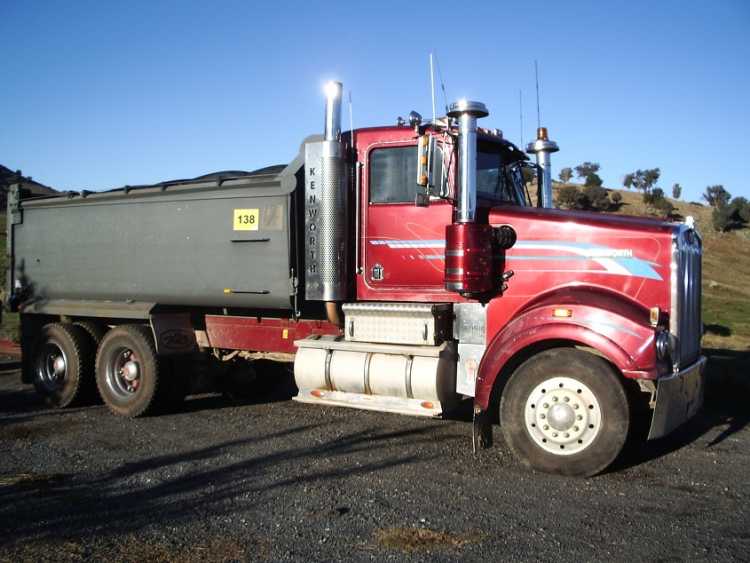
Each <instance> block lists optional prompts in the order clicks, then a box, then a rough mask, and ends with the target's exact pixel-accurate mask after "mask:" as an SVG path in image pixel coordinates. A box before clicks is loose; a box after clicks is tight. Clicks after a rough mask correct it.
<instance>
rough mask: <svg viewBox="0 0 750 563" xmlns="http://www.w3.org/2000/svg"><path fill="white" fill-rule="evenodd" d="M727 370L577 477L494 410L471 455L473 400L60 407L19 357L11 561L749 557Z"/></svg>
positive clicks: (749, 490)
mask: <svg viewBox="0 0 750 563" xmlns="http://www.w3.org/2000/svg"><path fill="white" fill-rule="evenodd" d="M717 381H719V379H716V378H715V380H714V383H713V387H712V388H709V395H708V398H707V407H706V409H705V410H704V412H703V413H701V414H700V415H699V416H698V417H697V418H696V419H695V420H693V421H692V422H691V423H689V424H688V425H686V426H685V427H683V429H682V430H680V431H679V432H678V433H676V434H674V435H673V436H671V437H670V438H667V439H664V440H660V441H658V442H654V443H650V444H649V445H648V446H647V447H645V448H643V449H642V450H641V451H638V452H636V453H634V454H632V455H631V456H630V457H629V458H628V459H626V460H625V461H624V462H623V463H621V464H620V466H619V467H618V468H617V469H615V470H613V471H610V472H609V473H607V474H605V475H601V476H599V477H596V478H593V479H588V480H581V479H570V478H562V477H553V476H548V475H543V474H535V473H532V472H530V471H528V470H526V469H524V468H523V467H522V466H521V465H520V464H519V463H518V462H516V461H515V460H514V459H513V458H512V456H511V454H510V452H509V451H508V449H507V447H506V446H505V445H504V443H503V441H502V438H501V435H500V431H499V429H498V428H495V430H494V434H495V445H494V447H493V448H491V449H488V450H484V451H481V452H480V453H479V455H477V456H476V457H473V456H472V452H471V440H470V435H471V425H470V423H469V422H468V420H466V419H461V417H457V418H456V419H454V420H448V421H437V420H429V419H419V418H409V417H404V416H398V415H387V414H380V413H369V412H363V411H355V410H349V409H343V408H321V407H315V406H308V405H302V404H298V403H295V402H292V401H289V400H288V399H289V397H290V393H291V391H290V389H289V385H286V386H280V387H279V388H277V389H276V390H275V391H274V392H273V393H271V394H268V395H266V396H264V397H260V398H258V399H257V400H256V401H255V402H252V403H243V404H238V403H232V402H230V401H228V400H226V399H223V398H221V397H218V396H202V397H198V398H192V399H190V400H188V401H187V402H186V403H185V405H184V407H183V408H182V409H181V410H180V411H179V412H177V413H174V414H168V415H162V416H158V417H152V418H145V419H139V420H134V421H130V420H123V419H119V418H115V417H114V416H112V415H110V414H109V413H108V412H107V410H106V409H105V408H104V407H103V406H92V407H86V408H79V409H72V410H66V411H55V410H49V409H47V408H45V407H44V405H43V404H42V403H41V402H40V401H39V400H38V399H37V398H36V396H35V394H34V393H33V391H32V390H31V389H30V388H29V387H28V386H25V385H22V384H21V383H20V378H19V374H18V371H17V368H15V367H14V366H12V365H8V364H6V366H5V369H4V370H3V371H0V452H2V453H1V455H0V561H5V560H8V561H23V560H28V561H43V560H50V561H51V560H55V561H79V560H83V559H107V560H110V561H118V560H120V561H173V560H179V561H226V560H240V561H242V560H268V561H285V560H295V561H309V560H320V561H333V560H377V561H381V560H405V559H409V560H417V561H418V560H425V561H426V560H431V561H433V560H437V561H455V560H459V559H461V560H485V561H495V560H501V559H502V560H507V559H514V560H515V559H542V560H556V561H557V560H570V561H574V560H575V561H586V560H602V559H610V560H634V559H638V560H644V559H645V560H661V561H665V560H684V559H691V560H714V561H715V560H722V561H725V560H743V559H744V560H747V559H748V557H750V518H749V517H748V501H749V500H750V479H749V478H748V469H747V468H748V463H749V462H750V448H749V446H750V428H748V427H747V423H748V409H747V408H746V407H744V402H746V400H747V398H748V395H747V391H748V387H746V386H744V385H742V386H737V385H734V386H733V385H728V386H727V385H726V383H727V381H729V380H728V379H727V377H724V378H723V379H721V383H722V384H721V385H720V386H719V385H718V383H717ZM729 382H730V383H732V382H731V381H729ZM738 391H741V392H743V393H746V394H745V396H744V397H741V396H738Z"/></svg>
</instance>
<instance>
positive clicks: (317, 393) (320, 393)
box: [310, 389, 325, 399]
mask: <svg viewBox="0 0 750 563" xmlns="http://www.w3.org/2000/svg"><path fill="white" fill-rule="evenodd" d="M310 395H312V396H313V397H317V398H318V399H320V398H322V397H323V395H325V393H323V391H321V390H320V389H313V390H312V391H310Z"/></svg>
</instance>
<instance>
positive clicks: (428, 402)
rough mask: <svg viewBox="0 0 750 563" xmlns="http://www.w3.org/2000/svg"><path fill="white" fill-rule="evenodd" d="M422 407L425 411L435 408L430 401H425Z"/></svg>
mask: <svg viewBox="0 0 750 563" xmlns="http://www.w3.org/2000/svg"><path fill="white" fill-rule="evenodd" d="M421 406H422V408H425V409H433V408H435V405H433V404H432V403H431V402H430V401H423V402H422V403H421Z"/></svg>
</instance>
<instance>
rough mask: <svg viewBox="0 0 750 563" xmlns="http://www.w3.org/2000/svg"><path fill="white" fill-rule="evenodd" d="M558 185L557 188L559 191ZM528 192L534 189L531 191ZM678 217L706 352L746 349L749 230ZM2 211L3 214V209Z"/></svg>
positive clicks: (749, 344)
mask: <svg viewBox="0 0 750 563" xmlns="http://www.w3.org/2000/svg"><path fill="white" fill-rule="evenodd" d="M560 186H561V185H556V189H559V187H560ZM530 191H532V193H533V191H534V190H531V189H530ZM613 191H619V192H620V194H621V195H622V204H621V206H620V208H619V210H618V211H616V213H619V214H628V215H648V214H649V210H648V209H647V207H646V206H645V205H644V203H643V202H642V200H641V195H640V193H635V192H628V191H625V190H610V192H613ZM670 201H671V202H672V204H673V205H674V206H675V208H676V212H677V214H679V216H682V217H687V216H688V215H691V216H693V217H694V218H695V221H696V224H697V226H698V229H699V231H700V233H701V235H702V236H703V242H704V254H703V321H704V323H706V325H707V329H708V330H707V333H706V335H705V337H704V341H703V344H704V346H705V347H707V348H716V349H728V350H742V351H747V350H750V229H747V228H746V229H740V230H737V231H731V232H728V233H716V232H714V230H713V229H712V227H711V208H710V207H707V206H703V205H699V204H692V203H687V202H684V201H679V200H671V199H670ZM3 211H4V210H3ZM0 244H2V245H3V247H4V246H5V214H4V213H2V214H0ZM1 255H2V258H0V269H1V270H2V272H3V275H2V282H1V285H2V287H4V286H5V275H4V272H5V264H6V257H5V253H1ZM17 321H18V317H17V315H10V314H7V313H6V314H4V315H3V324H2V327H0V336H4V337H11V338H17V334H18V331H17Z"/></svg>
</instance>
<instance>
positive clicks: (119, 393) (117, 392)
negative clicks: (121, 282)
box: [96, 325, 166, 418]
mask: <svg viewBox="0 0 750 563" xmlns="http://www.w3.org/2000/svg"><path fill="white" fill-rule="evenodd" d="M160 368H161V366H160V362H159V358H158V356H157V354H156V347H155V345H154V340H153V338H152V336H151V331H150V330H149V329H148V328H147V327H144V326H141V325H123V326H119V327H116V328H113V329H112V330H110V331H109V332H107V334H106V335H105V336H104V338H103V339H102V342H101V344H100V345H99V351H98V353H97V355H96V384H97V387H98V388H99V394H100V395H101V397H102V399H103V400H104V402H105V403H106V405H107V406H108V407H109V409H110V410H111V411H112V412H113V413H114V414H117V415H120V416H127V417H131V418H135V417H138V416H143V415H145V414H149V413H151V412H153V411H154V410H155V409H156V408H157V406H158V402H159V398H160V397H161V396H162V395H164V387H166V381H164V380H165V374H163V373H162V370H161V369H160Z"/></svg>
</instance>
